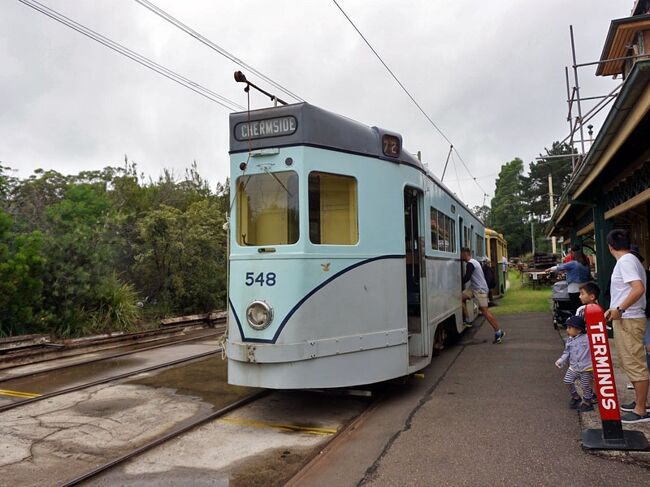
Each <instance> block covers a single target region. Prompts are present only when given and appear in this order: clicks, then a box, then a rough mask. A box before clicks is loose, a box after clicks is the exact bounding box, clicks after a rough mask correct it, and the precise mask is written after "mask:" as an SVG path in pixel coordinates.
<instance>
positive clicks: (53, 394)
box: [0, 348, 222, 413]
mask: <svg viewBox="0 0 650 487" xmlns="http://www.w3.org/2000/svg"><path fill="white" fill-rule="evenodd" d="M221 352H222V349H221V348H218V349H216V350H210V351H209V352H203V353H199V354H197V355H191V356H189V357H184V358H181V359H176V360H172V361H171V362H165V363H162V364H158V365H152V366H150V367H145V368H143V369H138V370H134V371H131V372H125V373H123V374H118V375H114V376H111V377H106V378H104V379H98V380H96V381H93V382H88V383H86V384H80V385H78V386H74V387H68V388H65V389H60V390H58V391H54V392H49V393H47V394H43V395H42V396H38V397H33V398H29V399H25V400H24V401H16V402H12V403H10V404H5V405H4V406H0V413H2V412H5V411H9V410H11V409H15V408H17V407H21V406H25V405H27V404H32V403H34V402H38V401H42V400H43V399H50V398H52V397H56V396H60V395H62V394H67V393H69V392H76V391H80V390H82V389H87V388H89V387H93V386H97V385H101V384H106V383H108V382H113V381H116V380H120V379H125V378H127V377H130V376H132V375H138V374H142V373H145V372H150V371H152V370H157V369H163V368H165V367H171V366H173V365H178V364H182V363H184V362H189V361H191V360H198V359H201V358H204V357H209V356H210V355H216V354H218V353H221Z"/></svg>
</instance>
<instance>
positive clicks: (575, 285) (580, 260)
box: [546, 251, 590, 314]
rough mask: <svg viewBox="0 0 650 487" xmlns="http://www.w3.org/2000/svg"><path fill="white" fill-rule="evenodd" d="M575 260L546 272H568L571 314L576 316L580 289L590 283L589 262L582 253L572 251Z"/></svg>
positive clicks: (567, 280)
mask: <svg viewBox="0 0 650 487" xmlns="http://www.w3.org/2000/svg"><path fill="white" fill-rule="evenodd" d="M571 255H573V259H572V260H570V261H569V262H567V263H566V264H559V265H554V266H553V267H549V268H548V269H546V272H554V271H566V282H567V284H568V286H567V287H568V291H569V300H570V301H571V314H575V313H576V310H577V309H578V307H579V306H580V287H581V286H583V285H584V284H586V283H587V282H589V278H590V271H589V260H588V259H587V257H586V256H585V254H583V253H582V252H576V251H572V252H571Z"/></svg>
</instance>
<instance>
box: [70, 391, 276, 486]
mask: <svg viewBox="0 0 650 487" xmlns="http://www.w3.org/2000/svg"><path fill="white" fill-rule="evenodd" d="M268 394H269V391H268V390H263V391H260V392H257V393H255V394H252V395H250V396H248V397H245V398H243V399H240V400H239V401H236V402H234V403H232V404H229V405H228V406H226V407H223V408H221V409H219V410H218V411H214V412H212V413H210V414H207V415H204V416H201V417H199V418H196V419H194V420H193V421H192V422H191V423H189V424H185V425H183V426H181V427H178V428H176V429H174V430H172V431H170V432H169V433H166V434H165V435H163V436H161V437H159V438H156V439H155V440H152V441H150V442H148V443H145V444H144V445H141V446H139V447H138V448H136V449H134V450H132V451H130V452H128V453H125V454H124V455H121V456H119V457H117V458H115V459H113V460H110V461H108V462H106V463H104V464H102V465H100V466H98V467H96V468H93V469H92V470H89V471H87V472H85V473H83V474H81V475H79V476H78V477H75V478H73V479H71V480H68V481H67V482H65V483H63V484H61V487H71V486H73V485H79V484H80V483H82V482H85V481H86V480H89V479H91V478H93V477H96V476H98V475H100V474H101V473H104V472H106V471H107V470H109V469H111V468H114V467H116V466H118V465H120V464H123V463H125V462H127V461H129V460H131V459H133V458H135V457H136V456H138V455H140V454H142V453H144V452H146V451H148V450H151V449H152V448H155V447H157V446H159V445H162V444H163V443H165V442H167V441H169V440H172V439H174V438H177V437H179V436H181V435H183V434H184V433H187V432H189V431H190V430H193V429H194V428H197V427H198V426H201V425H203V424H205V423H208V422H210V421H213V420H215V419H218V418H220V417H222V416H224V415H226V414H228V413H230V412H231V411H234V410H236V409H238V408H241V407H243V406H245V405H247V404H249V403H251V402H253V401H257V400H258V399H260V398H262V397H264V396H266V395H268Z"/></svg>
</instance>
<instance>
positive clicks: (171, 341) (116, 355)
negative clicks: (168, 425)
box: [0, 330, 223, 384]
mask: <svg viewBox="0 0 650 487" xmlns="http://www.w3.org/2000/svg"><path fill="white" fill-rule="evenodd" d="M221 334H223V330H220V331H218V332H215V333H206V334H205V335H202V336H199V337H192V338H185V339H183V340H173V338H175V337H173V336H172V337H168V338H167V339H170V341H167V342H165V343H157V344H156V345H151V346H149V347H142V348H138V349H136V350H129V351H126V352H121V353H116V354H115V355H109V356H107V357H98V358H94V359H90V360H85V361H83V362H75V363H73V364H66V365H61V366H60V367H52V368H49V369H43V370H36V371H34V372H25V373H24V374H17V375H14V376H11V377H5V378H0V384H2V383H3V382H8V381H10V380H14V379H23V378H25V377H33V376H35V375H39V374H47V373H49V372H56V371H57V370H63V369H68V368H71V367H78V366H80V365H86V364H92V363H95V362H101V361H102V360H110V359H113V358H119V357H124V356H125V355H133V354H134V353H138V352H146V351H148V350H154V349H156V348H162V347H170V346H172V345H178V344H181V343H187V342H194V341H197V340H202V339H204V338H209V337H213V336H218V335H221ZM161 340H165V338H161ZM135 345H139V344H138V343H133V344H131V345H127V346H135ZM111 348H119V347H111ZM107 350H110V348H109V349H107ZM79 355H83V354H79ZM76 356H78V355H72V357H76ZM65 358H69V357H59V358H52V359H48V360H43V361H42V362H33V363H30V364H25V365H19V366H17V367H26V366H29V365H32V364H38V363H43V362H47V361H49V360H62V359H65ZM4 370H11V369H4ZM0 374H2V371H1V370H0Z"/></svg>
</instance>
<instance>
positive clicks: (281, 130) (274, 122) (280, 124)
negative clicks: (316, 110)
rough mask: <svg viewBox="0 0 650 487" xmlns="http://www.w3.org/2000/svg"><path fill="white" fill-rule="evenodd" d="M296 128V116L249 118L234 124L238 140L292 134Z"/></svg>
mask: <svg viewBox="0 0 650 487" xmlns="http://www.w3.org/2000/svg"><path fill="white" fill-rule="evenodd" d="M297 128H298V121H297V120H296V117H294V116H292V115H287V116H285V117H276V118H267V119H266V120H251V121H250V122H248V121H246V122H240V123H238V124H237V125H235V139H237V140H238V141H239V142H244V141H247V140H254V139H264V138H267V137H280V136H283V135H292V134H293V133H295V131H296V130H297Z"/></svg>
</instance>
